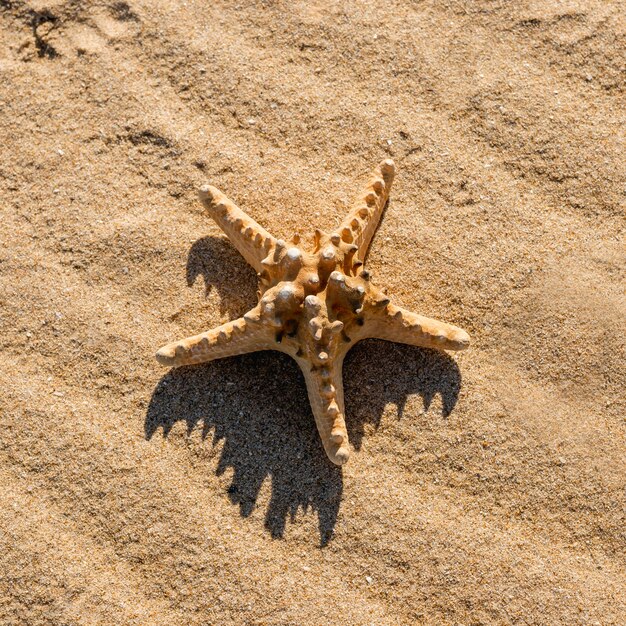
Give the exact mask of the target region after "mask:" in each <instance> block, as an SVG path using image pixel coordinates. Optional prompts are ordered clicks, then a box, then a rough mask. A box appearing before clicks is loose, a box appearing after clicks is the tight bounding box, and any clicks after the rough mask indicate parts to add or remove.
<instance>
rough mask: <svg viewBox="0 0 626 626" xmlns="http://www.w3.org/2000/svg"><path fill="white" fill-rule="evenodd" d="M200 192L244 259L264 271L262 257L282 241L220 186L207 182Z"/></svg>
mask: <svg viewBox="0 0 626 626" xmlns="http://www.w3.org/2000/svg"><path fill="white" fill-rule="evenodd" d="M198 195H199V197H200V202H202V205H203V206H204V208H205V209H206V210H207V211H208V212H209V214H210V215H211V217H212V218H213V219H214V220H215V221H216V222H217V224H218V225H219V227H220V228H221V229H222V230H223V231H224V232H225V233H226V234H227V235H228V238H229V239H230V240H231V242H232V243H233V245H234V246H235V248H237V250H239V252H240V253H241V255H242V256H243V258H244V259H245V260H246V261H247V262H248V263H249V264H250V265H252V267H254V269H255V270H256V271H257V272H261V271H262V270H263V266H262V265H261V261H262V259H264V258H265V257H266V256H267V254H268V252H269V250H270V249H271V248H272V247H275V246H276V243H278V241H277V240H276V239H275V238H274V237H272V235H270V234H269V233H268V232H267V231H266V230H265V229H264V228H263V227H262V226H260V225H259V224H257V223H256V222H255V221H254V220H253V219H252V218H251V217H250V216H249V215H247V214H246V213H244V212H243V211H242V210H241V209H240V208H239V207H238V206H237V205H236V204H235V203H234V202H232V201H231V200H229V199H228V198H227V197H226V196H225V195H224V194H223V193H222V192H221V191H220V190H219V189H216V188H215V187H212V186H211V185H204V186H203V187H201V188H200V191H199V192H198Z"/></svg>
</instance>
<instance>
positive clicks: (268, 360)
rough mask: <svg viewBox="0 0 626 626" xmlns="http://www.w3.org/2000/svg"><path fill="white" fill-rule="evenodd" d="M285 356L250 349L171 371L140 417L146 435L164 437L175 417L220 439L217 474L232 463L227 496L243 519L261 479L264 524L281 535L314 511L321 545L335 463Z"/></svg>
mask: <svg viewBox="0 0 626 626" xmlns="http://www.w3.org/2000/svg"><path fill="white" fill-rule="evenodd" d="M306 397H307V395H306V387H305V385H304V379H303V378H302V375H301V374H300V372H299V370H298V367H297V365H296V364H295V363H294V362H293V361H292V359H291V358H290V357H288V356H286V355H283V354H280V353H279V352H257V353H254V354H247V355H242V356H238V357H233V358H227V359H221V360H219V361H213V362H211V363H206V364H203V365H196V366H191V367H181V368H178V369H174V370H170V371H169V372H168V373H167V374H166V375H165V376H164V377H163V378H162V379H161V380H160V382H159V383H158V385H157V387H156V389H155V391H154V393H153V395H152V398H151V400H150V405H149V407H148V412H147V415H146V420H145V434H146V438H147V439H150V438H152V436H153V435H154V434H155V432H156V431H157V429H159V428H160V427H161V428H162V429H163V436H164V437H167V436H168V433H169V432H170V430H171V429H172V427H173V425H174V424H175V423H176V422H178V421H184V422H186V423H187V429H188V432H191V431H192V430H193V429H194V428H196V427H201V428H202V434H203V437H205V438H208V437H209V436H210V435H211V434H212V439H213V444H214V445H215V444H217V443H218V442H219V441H220V440H224V444H223V448H222V451H221V455H220V459H219V461H218V467H217V474H218V476H219V475H221V474H223V473H224V472H225V471H226V470H227V469H228V468H232V470H233V477H232V482H231V484H230V486H229V487H228V494H229V497H230V500H231V502H232V503H233V504H236V505H238V506H239V511H240V513H241V515H242V516H243V517H247V516H249V515H250V514H251V513H252V511H253V510H254V508H255V506H256V503H257V499H258V496H259V493H260V491H261V487H262V485H263V482H264V481H265V479H266V478H269V479H270V481H271V495H270V501H269V504H268V508H267V511H266V516H265V526H266V528H267V529H268V531H269V532H270V534H271V535H272V537H276V538H280V537H282V536H283V534H284V531H285V527H286V523H287V519H291V520H292V521H293V520H295V517H296V515H297V513H298V511H299V510H300V509H302V510H303V511H304V512H305V513H307V512H308V511H313V512H315V513H316V514H317V516H318V525H319V532H320V543H321V545H322V546H324V545H326V544H327V543H328V541H329V540H330V538H331V537H332V533H333V529H334V527H335V523H336V520H337V515H338V513H339V504H340V501H341V494H342V490H343V479H342V474H341V470H340V468H338V467H336V466H334V465H332V464H331V463H330V462H329V461H328V459H327V458H326V454H325V453H324V449H323V447H322V444H321V441H320V439H319V435H318V434H317V429H316V427H315V422H314V420H313V417H312V416H311V415H310V409H309V405H308V402H307V400H306Z"/></svg>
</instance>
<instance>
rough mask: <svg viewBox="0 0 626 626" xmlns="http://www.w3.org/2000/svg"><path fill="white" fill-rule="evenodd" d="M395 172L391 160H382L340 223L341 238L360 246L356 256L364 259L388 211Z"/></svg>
mask: <svg viewBox="0 0 626 626" xmlns="http://www.w3.org/2000/svg"><path fill="white" fill-rule="evenodd" d="M394 172H395V167H394V163H393V161H392V160H391V159H386V160H385V161H382V162H381V163H380V164H379V165H378V167H377V168H376V170H375V171H374V172H373V174H372V176H371V177H370V180H369V182H368V184H367V185H366V186H365V188H364V189H363V190H362V192H361V193H360V194H359V196H358V198H357V200H356V201H355V202H354V204H353V207H352V210H351V211H350V213H349V214H348V215H347V217H346V219H345V220H344V221H343V222H342V224H341V226H340V230H339V232H340V233H341V238H342V240H343V241H345V242H346V243H351V244H354V245H356V246H357V248H358V249H357V252H356V256H357V257H358V258H360V259H361V260H364V259H365V256H366V255H367V250H368V248H369V245H370V242H371V241H372V237H373V236H374V233H375V232H376V228H377V227H378V224H379V222H380V218H381V217H382V215H383V211H384V210H385V206H386V204H387V199H388V198H389V191H390V190H391V184H392V182H393V177H394Z"/></svg>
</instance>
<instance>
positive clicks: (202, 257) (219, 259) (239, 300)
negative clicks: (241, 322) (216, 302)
mask: <svg viewBox="0 0 626 626" xmlns="http://www.w3.org/2000/svg"><path fill="white" fill-rule="evenodd" d="M198 276H202V278H203V279H204V286H205V295H206V296H208V295H209V293H211V289H212V288H213V287H215V288H216V289H217V291H218V292H219V294H220V313H221V314H222V315H230V316H231V317H233V318H236V317H239V316H240V315H243V314H244V313H245V312H246V311H247V310H248V309H249V308H250V303H251V302H254V301H255V300H256V289H257V279H256V276H255V273H254V270H253V269H252V268H251V267H250V266H249V265H248V264H247V263H246V262H245V261H244V259H243V258H242V256H241V255H240V254H239V252H237V250H236V249H235V248H234V246H233V245H232V244H231V243H230V242H229V241H228V240H227V239H223V238H221V237H202V238H201V239H198V240H197V241H196V242H194V244H193V245H192V246H191V250H189V254H188V256H187V286H188V287H191V286H192V285H193V284H194V283H195V282H196V280H197V278H198Z"/></svg>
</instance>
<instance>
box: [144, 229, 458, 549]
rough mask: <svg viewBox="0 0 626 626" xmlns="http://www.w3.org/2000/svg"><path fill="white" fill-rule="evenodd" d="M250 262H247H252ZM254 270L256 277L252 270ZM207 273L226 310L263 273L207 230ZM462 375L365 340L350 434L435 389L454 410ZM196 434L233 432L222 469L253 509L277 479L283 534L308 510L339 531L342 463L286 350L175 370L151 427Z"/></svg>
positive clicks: (274, 501)
mask: <svg viewBox="0 0 626 626" xmlns="http://www.w3.org/2000/svg"><path fill="white" fill-rule="evenodd" d="M246 268H247V269H246ZM248 274H250V276H248ZM200 275H202V276H203V278H204V281H205V284H206V290H207V293H209V291H210V289H211V288H212V287H215V288H216V289H217V290H218V291H219V293H220V298H221V301H222V303H223V313H227V312H228V313H230V315H231V317H236V316H238V315H241V313H243V312H244V311H245V310H247V309H248V308H249V303H250V302H253V301H254V299H255V298H254V291H255V288H256V283H255V279H254V274H253V272H251V270H250V267H249V266H248V265H246V263H245V261H244V260H243V259H242V258H241V257H240V256H239V254H238V252H237V251H236V250H235V249H234V248H233V246H232V245H231V244H230V243H228V242H227V241H225V240H223V239H220V238H217V237H203V238H202V239H199V240H198V241H196V242H195V243H194V244H193V246H192V247H191V250H190V252H189V257H188V261H187V283H188V284H189V285H191V284H193V283H194V281H195V280H196V279H197V277H198V276H200ZM460 385H461V375H460V372H459V369H458V367H457V365H456V363H455V361H454V360H453V359H452V358H451V357H449V356H448V355H447V354H445V353H441V352H438V351H436V350H426V349H422V348H414V347H411V346H406V345H401V344H396V343H390V342H386V341H378V340H367V341H363V342H359V343H358V344H357V345H356V346H355V347H354V348H353V349H352V350H351V351H350V352H349V353H348V356H347V358H346V361H345V364H344V388H345V396H346V405H347V407H346V413H347V422H348V424H347V426H348V433H349V436H350V441H351V443H352V445H353V446H354V447H355V448H356V449H357V450H358V449H359V448H360V447H361V442H362V440H363V436H364V432H365V426H366V424H368V423H369V424H372V425H373V426H374V427H375V428H377V427H378V425H379V423H380V419H381V416H382V414H383V411H384V408H385V405H386V404H388V403H390V402H392V403H395V404H396V405H397V406H398V413H399V415H401V414H402V411H403V407H404V405H405V403H406V400H407V397H408V396H409V395H412V394H419V395H420V396H421V397H422V398H423V401H424V405H425V407H426V408H428V406H429V405H430V404H431V402H432V400H433V398H434V397H435V395H437V394H439V395H440V396H441V400H442V409H443V414H444V416H447V415H449V414H450V412H451V411H452V409H453V408H454V405H455V404H456V401H457V397H458V393H459V389H460ZM179 421H183V422H185V423H186V424H187V431H188V433H191V431H193V430H194V429H195V428H198V427H201V428H202V435H203V438H207V439H208V438H209V436H210V435H211V434H212V440H213V445H217V444H218V443H219V442H221V441H222V440H223V447H222V451H221V453H220V458H219V461H218V465H217V475H218V476H219V475H222V474H224V472H225V471H226V470H227V469H229V468H232V470H233V476H232V481H231V484H230V486H229V487H228V494H229V497H230V500H231V502H232V503H233V504H236V505H238V506H239V511H240V513H241V515H242V516H243V517H247V516H249V515H250V514H251V513H252V512H253V510H254V508H255V506H256V504H257V500H258V497H259V494H260V492H261V488H262V485H263V483H264V482H265V480H266V479H267V478H269V479H270V481H271V495H270V501H269V504H268V508H267V511H266V515H265V526H266V528H267V529H268V531H269V532H270V534H271V535H272V537H275V538H280V537H283V535H284V532H285V528H286V524H287V520H288V519H291V520H292V521H293V520H294V519H295V518H296V515H297V513H298V511H299V510H300V509H302V510H303V511H304V512H305V513H306V512H308V511H313V512H314V513H316V514H317V517H318V526H319V533H320V543H321V545H322V546H325V545H326V544H327V543H328V542H329V541H330V539H331V538H332V534H333V530H334V527H335V524H336V521H337V516H338V514H339V507H340V503H341V496H342V492H343V477H342V472H341V469H340V468H339V467H337V466H335V465H333V464H332V463H330V461H329V460H328V459H327V457H326V454H325V452H324V449H323V446H322V443H321V441H320V438H319V435H318V433H317V429H316V426H315V421H314V419H313V416H312V414H311V410H310V407H309V402H308V399H307V391H306V387H305V384H304V379H303V377H302V374H301V373H300V371H299V369H298V366H297V365H296V364H295V363H294V362H293V360H292V359H291V358H289V357H288V356H287V355H285V354H281V353H279V352H257V353H253V354H246V355H242V356H238V357H233V358H226V359H221V360H217V361H213V362H210V363H206V364H203V365H195V366H189V367H180V368H177V369H173V370H170V371H169V372H168V373H167V374H165V376H163V378H162V379H161V380H160V381H159V383H158V384H157V386H156V388H155V390H154V392H153V394H152V398H151V400H150V404H149V406H148V411H147V414H146V418H145V436H146V438H147V439H151V438H152V437H153V435H154V434H155V433H156V431H157V430H158V429H160V428H161V429H162V431H163V436H164V437H167V436H168V434H169V432H170V431H171V429H172V427H173V426H174V424H175V423H176V422H179Z"/></svg>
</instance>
